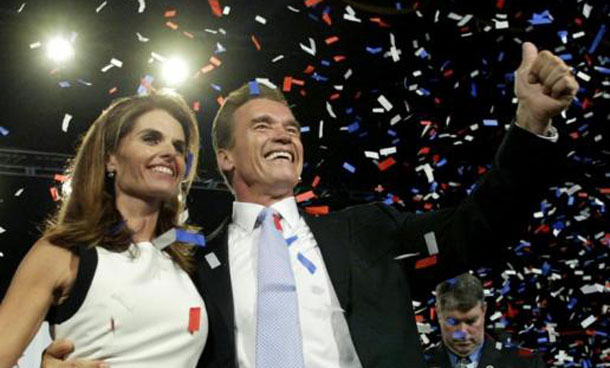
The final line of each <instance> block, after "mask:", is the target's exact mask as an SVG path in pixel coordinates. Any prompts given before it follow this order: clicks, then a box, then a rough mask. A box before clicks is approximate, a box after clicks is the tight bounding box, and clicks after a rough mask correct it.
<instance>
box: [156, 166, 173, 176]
mask: <svg viewBox="0 0 610 368" xmlns="http://www.w3.org/2000/svg"><path fill="white" fill-rule="evenodd" d="M152 170H153V171H158V172H161V173H164V174H168V175H172V176H173V175H174V171H173V170H172V169H170V168H169V167H165V166H155V167H153V168H152Z"/></svg>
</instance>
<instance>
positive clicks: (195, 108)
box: [193, 101, 201, 112]
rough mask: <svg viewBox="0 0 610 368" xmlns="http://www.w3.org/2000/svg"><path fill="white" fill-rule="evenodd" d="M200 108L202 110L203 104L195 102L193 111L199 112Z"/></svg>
mask: <svg viewBox="0 0 610 368" xmlns="http://www.w3.org/2000/svg"><path fill="white" fill-rule="evenodd" d="M200 108H201V104H200V103H199V101H194V102H193V111H195V112H199V109H200Z"/></svg>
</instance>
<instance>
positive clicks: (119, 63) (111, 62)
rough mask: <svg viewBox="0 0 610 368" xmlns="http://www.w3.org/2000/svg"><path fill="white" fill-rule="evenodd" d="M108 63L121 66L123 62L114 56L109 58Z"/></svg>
mask: <svg viewBox="0 0 610 368" xmlns="http://www.w3.org/2000/svg"><path fill="white" fill-rule="evenodd" d="M110 64H112V65H114V66H116V67H117V68H120V67H122V66H123V62H122V61H121V60H118V59H115V58H112V59H110Z"/></svg>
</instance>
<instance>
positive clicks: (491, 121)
mask: <svg viewBox="0 0 610 368" xmlns="http://www.w3.org/2000/svg"><path fill="white" fill-rule="evenodd" d="M483 125H484V126H488V127H495V126H498V121H497V120H496V119H483Z"/></svg>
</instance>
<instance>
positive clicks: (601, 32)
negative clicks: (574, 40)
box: [587, 24, 606, 54]
mask: <svg viewBox="0 0 610 368" xmlns="http://www.w3.org/2000/svg"><path fill="white" fill-rule="evenodd" d="M605 33H606V25H605V24H602V25H601V27H599V30H598V31H597V35H595V39H594V40H593V42H592V43H591V46H589V50H588V51H587V52H588V53H589V54H592V53H594V52H595V49H597V46H598V45H599V43H600V42H601V40H602V38H603V37H604V34H605Z"/></svg>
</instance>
